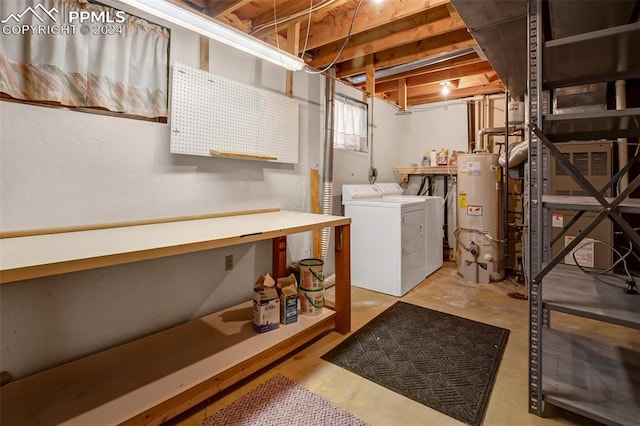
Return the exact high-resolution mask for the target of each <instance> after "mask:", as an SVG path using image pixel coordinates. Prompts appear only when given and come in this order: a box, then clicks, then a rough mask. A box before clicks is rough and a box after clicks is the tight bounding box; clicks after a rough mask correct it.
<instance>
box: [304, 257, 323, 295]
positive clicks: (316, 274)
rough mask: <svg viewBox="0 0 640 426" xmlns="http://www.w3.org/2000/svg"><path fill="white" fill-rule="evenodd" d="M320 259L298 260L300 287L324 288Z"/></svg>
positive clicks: (305, 288)
mask: <svg viewBox="0 0 640 426" xmlns="http://www.w3.org/2000/svg"><path fill="white" fill-rule="evenodd" d="M323 266H324V262H323V261H322V259H314V258H310V259H302V260H301V261H299V262H298V267H299V268H300V288H301V289H304V290H324V275H323V274H322V267H323Z"/></svg>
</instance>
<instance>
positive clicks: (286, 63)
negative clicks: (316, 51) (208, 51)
mask: <svg viewBox="0 0 640 426" xmlns="http://www.w3.org/2000/svg"><path fill="white" fill-rule="evenodd" d="M120 3H124V4H127V5H129V6H131V7H135V8H136V9H138V10H141V11H143V12H146V13H149V14H150V15H153V16H156V17H158V18H161V19H164V20H165V21H169V22H172V23H174V24H177V25H179V26H181V27H183V28H186V29H188V30H191V31H194V32H196V33H198V34H201V35H203V36H205V37H209V38H211V39H213V40H216V41H219V42H220V43H224V44H226V45H228V46H231V47H234V48H236V49H239V50H242V51H243V52H246V53H249V54H251V55H253V56H255V57H258V58H260V59H264V60H265V61H269V62H271V63H274V64H276V65H280V66H281V67H284V68H286V69H288V70H291V71H300V70H301V69H303V68H304V66H305V63H304V61H303V60H302V59H300V58H298V57H297V56H294V55H292V54H290V53H288V52H283V51H281V50H279V49H276V48H275V47H273V46H271V45H270V44H268V43H265V42H263V41H262V40H258V39H257V38H254V37H251V36H249V35H247V34H245V33H243V32H241V31H239V30H236V29H235V28H233V27H230V26H228V25H224V24H222V23H219V22H215V21H213V20H212V19H207V18H206V17H204V16H202V15H199V14H197V13H194V12H191V11H189V10H187V9H184V8H182V7H180V6H178V5H176V4H173V3H169V2H166V1H159V0H120Z"/></svg>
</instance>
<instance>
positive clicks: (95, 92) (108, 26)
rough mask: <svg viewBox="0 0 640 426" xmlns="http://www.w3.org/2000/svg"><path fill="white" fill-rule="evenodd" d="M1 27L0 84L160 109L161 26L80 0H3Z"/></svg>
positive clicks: (34, 93) (126, 107)
mask: <svg viewBox="0 0 640 426" xmlns="http://www.w3.org/2000/svg"><path fill="white" fill-rule="evenodd" d="M0 30H1V32H0V92H2V93H5V94H7V95H9V96H11V97H13V98H15V99H21V100H26V101H39V102H53V103H58V104H61V105H65V106H70V107H91V108H101V109H106V110H108V111H114V112H121V113H125V114H131V115H136V116H142V117H149V118H161V117H167V84H168V55H169V31H168V30H167V29H166V28H163V27H160V26H158V25H155V24H152V23H149V22H147V21H145V20H143V19H140V18H137V17H134V16H131V15H128V14H125V13H123V12H122V11H119V10H117V9H114V8H111V7H107V6H103V5H99V4H93V3H89V2H88V1H86V0H41V1H36V0H2V1H1V2H0Z"/></svg>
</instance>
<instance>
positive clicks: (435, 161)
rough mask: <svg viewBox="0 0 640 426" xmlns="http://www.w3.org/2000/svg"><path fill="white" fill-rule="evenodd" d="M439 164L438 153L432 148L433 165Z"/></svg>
mask: <svg viewBox="0 0 640 426" xmlns="http://www.w3.org/2000/svg"><path fill="white" fill-rule="evenodd" d="M437 165H438V153H437V152H436V150H435V149H432V150H431V167H435V166H437Z"/></svg>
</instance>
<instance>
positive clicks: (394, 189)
mask: <svg viewBox="0 0 640 426" xmlns="http://www.w3.org/2000/svg"><path fill="white" fill-rule="evenodd" d="M373 186H375V187H376V188H377V189H378V191H379V192H380V193H381V195H382V198H383V199H402V200H422V201H424V203H425V206H424V213H425V221H424V224H425V230H424V236H425V245H424V248H425V255H426V258H427V259H426V271H425V276H427V277H428V276H429V275H431V274H433V273H434V272H435V271H437V270H438V269H440V268H441V267H442V263H443V259H444V254H443V249H442V246H443V240H444V199H443V198H442V197H440V196H430V195H403V192H404V191H403V190H402V188H401V187H400V185H398V184H397V183H395V182H393V183H375V184H373Z"/></svg>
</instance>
